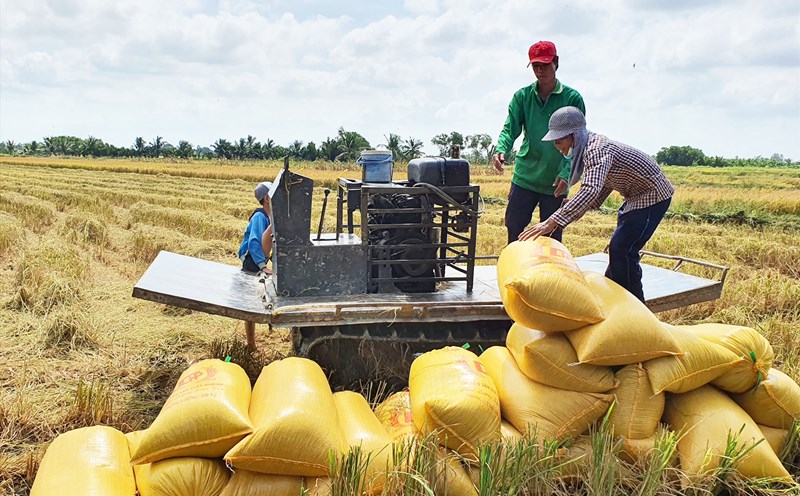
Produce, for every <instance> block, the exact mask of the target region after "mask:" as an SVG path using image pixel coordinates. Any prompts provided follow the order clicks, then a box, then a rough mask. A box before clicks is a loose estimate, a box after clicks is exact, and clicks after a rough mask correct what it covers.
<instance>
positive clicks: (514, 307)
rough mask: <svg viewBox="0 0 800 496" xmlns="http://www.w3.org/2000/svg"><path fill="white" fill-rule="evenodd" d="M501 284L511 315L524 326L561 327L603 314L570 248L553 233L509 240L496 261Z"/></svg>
mask: <svg viewBox="0 0 800 496" xmlns="http://www.w3.org/2000/svg"><path fill="white" fill-rule="evenodd" d="M497 284H498V286H499V289H500V298H501V299H502V300H503V306H504V307H505V309H506V312H507V313H508V315H509V317H511V319H512V320H514V321H515V322H519V323H520V324H522V325H524V326H525V327H530V328H531V329H538V330H540V331H544V332H562V331H568V330H571V329H577V328H579V327H582V326H585V325H586V324H594V323H596V322H600V321H601V320H603V312H602V311H601V309H600V305H599V304H598V302H597V300H596V298H595V297H594V295H593V294H592V291H591V289H590V288H589V286H588V285H587V284H586V280H585V279H584V277H583V274H582V273H581V270H580V269H579V268H578V265H577V264H576V263H575V260H573V259H572V255H571V254H570V253H569V250H567V248H566V247H565V246H564V245H562V244H561V243H559V242H558V241H556V240H554V239H551V238H547V237H541V238H537V239H536V240H534V241H514V242H513V243H511V244H509V245H508V246H506V247H505V248H504V249H503V251H502V252H501V253H500V259H499V260H498V261H497Z"/></svg>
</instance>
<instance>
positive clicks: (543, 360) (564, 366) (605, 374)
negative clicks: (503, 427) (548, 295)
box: [506, 323, 614, 393]
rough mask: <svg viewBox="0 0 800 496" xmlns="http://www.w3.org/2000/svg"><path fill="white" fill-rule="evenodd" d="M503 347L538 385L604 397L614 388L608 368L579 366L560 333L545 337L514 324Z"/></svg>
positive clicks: (572, 351)
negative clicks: (602, 394) (599, 394)
mask: <svg viewBox="0 0 800 496" xmlns="http://www.w3.org/2000/svg"><path fill="white" fill-rule="evenodd" d="M506 347H507V348H508V350H509V351H510V352H511V354H512V355H514V360H516V362H517V365H518V366H519V368H520V370H522V372H523V373H524V374H525V375H526V376H528V377H530V378H531V379H533V380H534V381H536V382H539V383H541V384H546V385H548V386H553V387H557V388H560V389H569V390H570V391H583V392H587V393H605V392H606V391H608V390H609V389H611V388H613V387H614V372H613V371H612V370H611V368H610V367H601V366H598V365H589V364H582V363H577V362H578V355H577V354H576V353H575V350H574V349H573V348H572V344H571V343H570V342H569V340H568V339H567V337H566V336H565V335H564V334H563V333H552V332H551V333H546V332H542V331H537V330H534V329H529V328H527V327H525V326H523V325H521V324H518V323H514V324H513V325H512V326H511V329H510V330H509V331H508V336H507V337H506Z"/></svg>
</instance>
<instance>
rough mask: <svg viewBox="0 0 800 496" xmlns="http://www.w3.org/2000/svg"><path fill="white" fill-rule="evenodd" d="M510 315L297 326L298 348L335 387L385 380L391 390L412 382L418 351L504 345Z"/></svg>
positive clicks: (476, 350) (477, 349)
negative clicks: (469, 319) (410, 376)
mask: <svg viewBox="0 0 800 496" xmlns="http://www.w3.org/2000/svg"><path fill="white" fill-rule="evenodd" d="M510 326H511V322H510V321H504V320H492V321H478V322H420V323H416V322H415V323H393V324H388V323H387V324H355V325H347V326H319V327H302V328H294V329H292V334H293V343H294V351H295V354H296V355H298V356H303V357H307V358H310V359H312V360H314V361H315V362H317V363H319V364H320V366H321V367H322V369H323V370H324V371H325V373H326V374H327V375H328V379H329V381H330V383H331V387H333V388H334V390H340V389H354V390H362V389H364V388H365V387H366V385H367V384H368V383H381V382H382V383H385V385H386V388H387V389H388V390H389V391H399V390H402V389H403V388H405V387H408V374H409V371H410V369H411V362H413V361H414V358H416V356H417V355H419V354H421V353H424V352H426V351H430V350H433V349H437V348H442V347H444V346H465V347H466V346H468V349H469V350H470V351H473V352H474V353H476V354H478V355H479V354H480V353H481V351H482V350H484V349H486V348H488V347H490V346H497V345H500V346H504V345H505V340H506V334H507V333H508V329H509V327H510Z"/></svg>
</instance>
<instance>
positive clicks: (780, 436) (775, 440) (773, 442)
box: [758, 424, 789, 456]
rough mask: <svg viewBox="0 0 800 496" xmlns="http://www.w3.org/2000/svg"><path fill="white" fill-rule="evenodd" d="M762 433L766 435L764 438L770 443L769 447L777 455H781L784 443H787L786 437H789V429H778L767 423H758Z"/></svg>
mask: <svg viewBox="0 0 800 496" xmlns="http://www.w3.org/2000/svg"><path fill="white" fill-rule="evenodd" d="M758 428H759V430H760V431H761V434H763V435H764V440H765V441H766V442H767V443H769V447H770V448H772V451H774V452H775V454H776V455H778V456H780V454H781V451H782V450H783V445H784V444H786V438H788V437H789V429H776V428H775V427H769V426H767V425H761V424H758Z"/></svg>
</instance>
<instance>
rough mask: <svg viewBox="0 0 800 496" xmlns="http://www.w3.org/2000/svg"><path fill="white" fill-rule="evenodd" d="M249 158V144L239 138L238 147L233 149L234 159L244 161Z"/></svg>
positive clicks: (235, 146)
mask: <svg viewBox="0 0 800 496" xmlns="http://www.w3.org/2000/svg"><path fill="white" fill-rule="evenodd" d="M246 157H247V142H246V141H245V140H244V138H239V141H237V142H236V145H234V147H233V158H235V159H237V160H244V159H245V158H246Z"/></svg>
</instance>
